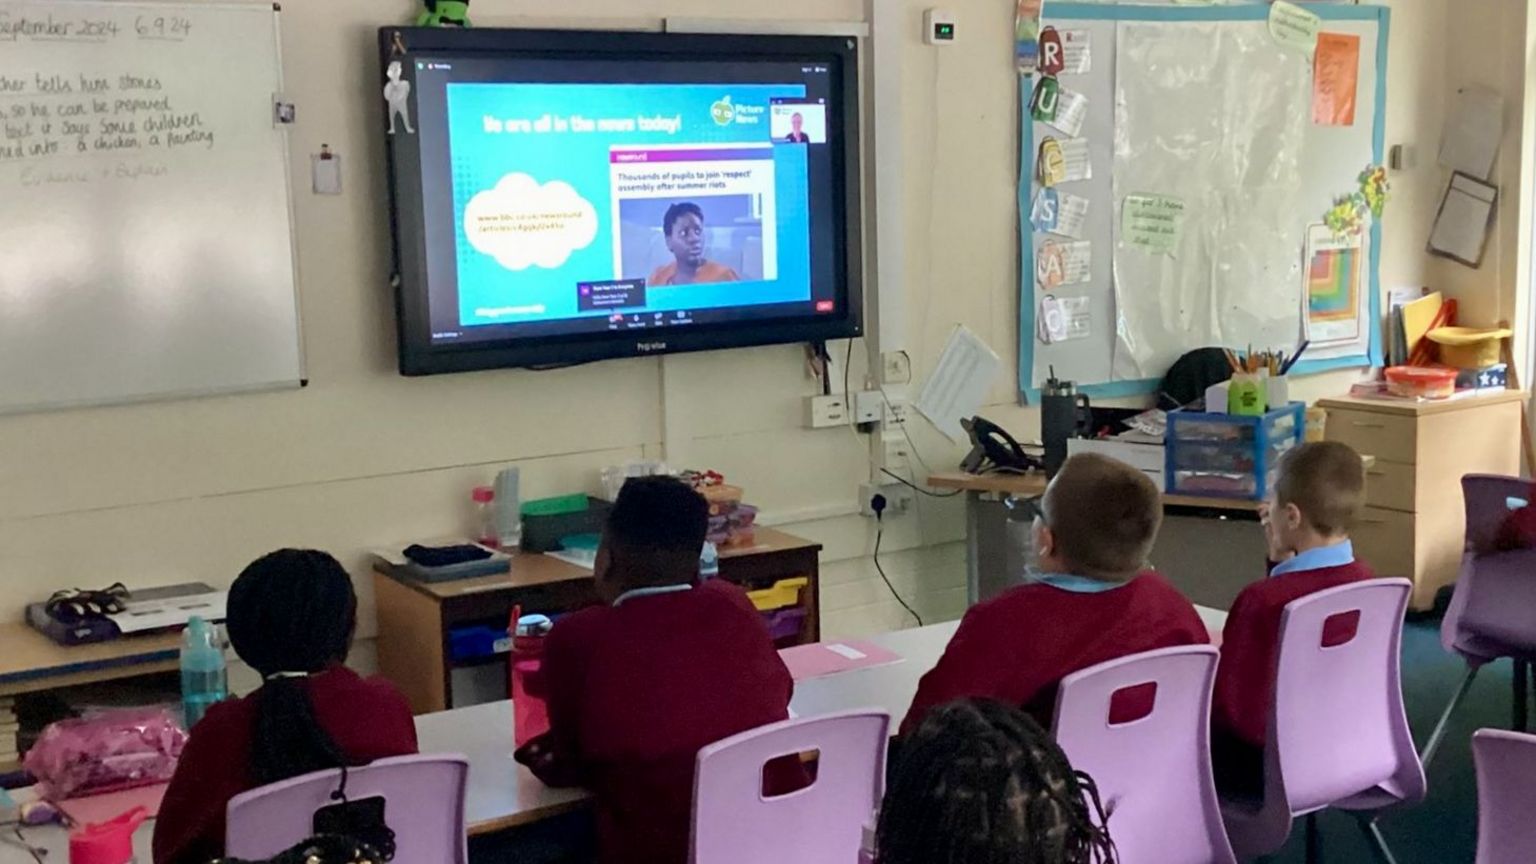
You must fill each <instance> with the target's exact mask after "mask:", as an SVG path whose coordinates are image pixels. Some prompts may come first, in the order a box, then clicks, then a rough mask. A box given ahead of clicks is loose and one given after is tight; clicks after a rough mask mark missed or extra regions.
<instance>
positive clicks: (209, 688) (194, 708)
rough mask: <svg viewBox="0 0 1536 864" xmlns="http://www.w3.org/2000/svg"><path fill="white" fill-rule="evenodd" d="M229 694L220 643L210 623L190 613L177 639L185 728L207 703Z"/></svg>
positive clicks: (225, 666)
mask: <svg viewBox="0 0 1536 864" xmlns="http://www.w3.org/2000/svg"><path fill="white" fill-rule="evenodd" d="M228 695H229V668H228V666H227V665H226V664H225V662H224V647H223V645H221V644H220V643H219V634H218V631H217V630H216V629H215V628H214V626H213V625H212V624H209V623H208V622H207V621H204V620H203V619H201V618H199V617H197V616H195V615H194V616H193V617H192V619H191V620H190V621H188V622H187V629H186V632H184V633H183V634H182V640H181V708H182V711H183V713H184V714H185V715H186V723H187V729H189V730H190V729H191V728H192V727H194V726H196V725H197V721H199V720H201V719H203V715H204V714H206V713H207V712H208V706H210V705H212V704H214V703H215V702H222V701H224V699H225V697H227V696H228Z"/></svg>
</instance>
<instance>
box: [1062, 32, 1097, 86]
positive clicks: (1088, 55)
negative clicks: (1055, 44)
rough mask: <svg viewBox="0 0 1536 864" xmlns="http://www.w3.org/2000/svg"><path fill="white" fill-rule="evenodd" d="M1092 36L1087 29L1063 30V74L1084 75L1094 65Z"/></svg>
mask: <svg viewBox="0 0 1536 864" xmlns="http://www.w3.org/2000/svg"><path fill="white" fill-rule="evenodd" d="M1092 44H1093V43H1092V37H1091V36H1090V34H1089V32H1088V31H1087V30H1063V31H1061V63H1062V65H1061V74H1063V75H1082V74H1083V73H1085V72H1087V71H1088V70H1089V69H1091V68H1092V67H1093V51H1092Z"/></svg>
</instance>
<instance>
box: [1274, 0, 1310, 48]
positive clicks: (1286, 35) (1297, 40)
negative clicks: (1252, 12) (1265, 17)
mask: <svg viewBox="0 0 1536 864" xmlns="http://www.w3.org/2000/svg"><path fill="white" fill-rule="evenodd" d="M1321 27H1322V19H1320V18H1318V17H1317V13H1316V12H1312V11H1310V10H1307V9H1303V8H1301V7H1300V6H1297V5H1296V4H1295V3H1287V2H1285V0H1275V2H1274V3H1272V4H1270V7H1269V35H1270V36H1272V37H1274V40H1275V41H1276V42H1278V43H1280V47H1282V48H1295V49H1296V50H1298V51H1301V52H1303V53H1306V54H1311V53H1312V52H1313V51H1314V50H1316V48H1317V31H1318V30H1319V29H1320V28H1321Z"/></svg>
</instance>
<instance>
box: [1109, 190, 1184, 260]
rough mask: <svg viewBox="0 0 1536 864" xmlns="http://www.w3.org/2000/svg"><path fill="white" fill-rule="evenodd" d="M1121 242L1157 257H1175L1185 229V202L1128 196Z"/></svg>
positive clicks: (1123, 209) (1174, 199) (1122, 215)
mask: <svg viewBox="0 0 1536 864" xmlns="http://www.w3.org/2000/svg"><path fill="white" fill-rule="evenodd" d="M1120 218H1121V226H1120V229H1121V230H1120V239H1121V240H1122V241H1123V242H1124V243H1125V244H1126V245H1127V246H1130V247H1132V248H1136V249H1141V250H1143V251H1145V252H1148V253H1150V254H1153V255H1172V254H1173V250H1174V249H1175V248H1177V247H1178V245H1179V236H1180V234H1181V233H1182V232H1183V228H1184V202H1183V201H1182V200H1180V199H1178V198H1173V197H1170V196H1167V195H1127V196H1125V205H1124V207H1123V208H1122V211H1121V214H1120Z"/></svg>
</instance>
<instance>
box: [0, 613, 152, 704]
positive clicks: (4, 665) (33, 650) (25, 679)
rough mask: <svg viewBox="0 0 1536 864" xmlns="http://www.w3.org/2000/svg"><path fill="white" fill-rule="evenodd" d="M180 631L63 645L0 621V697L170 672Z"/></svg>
mask: <svg viewBox="0 0 1536 864" xmlns="http://www.w3.org/2000/svg"><path fill="white" fill-rule="evenodd" d="M180 652H181V633H180V632H176V633H159V634H153V635H149V636H126V637H123V638H119V639H113V640H111V641H109V642H96V643H94V644H91V645H76V646H74V647H65V646H63V645H60V644H58V643H56V642H54V641H53V640H52V639H49V638H48V637H47V636H44V635H43V634H41V633H39V632H37V631H36V630H33V629H32V628H31V627H30V626H28V625H26V624H24V623H19V622H18V623H13V624H0V697H4V696H14V695H16V694H19V693H35V692H37V691H39V690H52V689H54V688H57V687H72V686H74V685H77V684H91V683H94V682H97V681H114V680H117V679H119V678H134V677H137V676H139V675H150V674H155V673H159V672H174V671H176V668H177V662H178V658H179V657H180Z"/></svg>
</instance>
